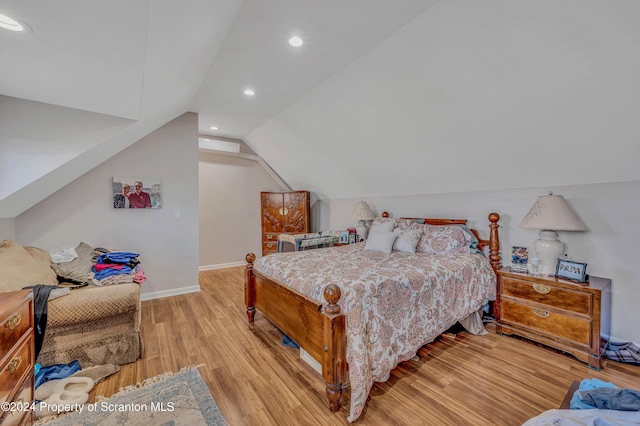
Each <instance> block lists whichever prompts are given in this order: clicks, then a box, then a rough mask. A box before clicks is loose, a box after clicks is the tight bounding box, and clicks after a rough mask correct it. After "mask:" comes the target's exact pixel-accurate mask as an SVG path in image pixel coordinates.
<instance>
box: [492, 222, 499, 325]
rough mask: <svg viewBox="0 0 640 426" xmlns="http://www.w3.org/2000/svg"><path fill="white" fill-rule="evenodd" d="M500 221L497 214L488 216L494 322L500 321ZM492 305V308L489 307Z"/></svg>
mask: <svg viewBox="0 0 640 426" xmlns="http://www.w3.org/2000/svg"><path fill="white" fill-rule="evenodd" d="M499 220H500V215H499V214H498V213H491V214H489V222H491V224H490V225H489V228H491V231H490V233H489V263H491V267H492V268H493V270H494V271H495V272H496V300H495V301H494V302H493V303H491V304H490V307H491V308H492V309H491V313H492V314H493V317H494V318H495V319H496V320H499V319H500V291H499V289H498V282H497V277H498V274H497V272H498V269H500V267H501V265H500V236H499V235H498V227H499V226H500V225H498V221H499ZM491 305H492V306H491Z"/></svg>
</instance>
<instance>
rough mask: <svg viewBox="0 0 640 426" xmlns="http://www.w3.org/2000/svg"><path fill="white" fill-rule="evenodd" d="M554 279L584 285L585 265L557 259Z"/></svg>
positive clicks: (585, 279)
mask: <svg viewBox="0 0 640 426" xmlns="http://www.w3.org/2000/svg"><path fill="white" fill-rule="evenodd" d="M556 277H558V278H566V279H568V280H571V281H576V282H579V283H584V282H586V281H587V264H586V263H580V262H573V261H571V260H564V259H558V264H557V265H556Z"/></svg>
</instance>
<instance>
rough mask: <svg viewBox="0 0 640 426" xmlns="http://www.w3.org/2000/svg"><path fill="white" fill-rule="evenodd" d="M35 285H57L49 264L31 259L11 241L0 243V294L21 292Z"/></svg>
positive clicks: (54, 274)
mask: <svg viewBox="0 0 640 426" xmlns="http://www.w3.org/2000/svg"><path fill="white" fill-rule="evenodd" d="M36 284H48V285H57V284H58V280H56V273H55V272H53V270H52V269H51V264H50V262H49V261H48V260H47V261H45V262H43V261H42V260H38V259H35V258H33V257H32V256H31V255H30V254H29V252H28V251H27V250H26V249H25V248H24V247H22V246H21V245H20V244H18V243H16V242H15V241H13V240H4V241H3V242H1V243H0V292H3V291H14V290H21V289H22V288H24V287H27V286H31V285H36Z"/></svg>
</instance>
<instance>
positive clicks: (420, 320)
mask: <svg viewBox="0 0 640 426" xmlns="http://www.w3.org/2000/svg"><path fill="white" fill-rule="evenodd" d="M254 268H255V269H256V270H258V271H260V272H262V273H263V274H266V275H268V276H270V277H272V278H275V279H276V280H277V281H278V282H280V283H282V284H284V285H287V286H288V287H290V288H292V289H294V290H296V291H297V292H299V293H301V294H303V295H305V296H307V297H309V298H311V299H313V300H315V301H317V302H319V303H326V301H325V300H324V297H323V291H324V288H325V287H326V286H327V285H328V284H331V283H333V284H336V285H338V286H339V287H340V289H341V290H342V297H341V299H340V301H339V305H340V309H341V312H342V313H344V314H345V315H346V324H347V350H346V351H347V353H346V357H347V363H348V366H349V380H350V382H351V408H350V416H349V418H348V420H349V421H350V422H352V421H354V420H356V419H357V418H358V417H359V416H360V414H361V413H362V409H363V408H364V405H365V403H366V401H367V396H368V394H369V391H370V390H371V387H372V386H373V383H374V382H384V381H386V380H388V379H389V374H390V373H391V370H392V369H393V368H394V367H395V366H396V365H397V364H398V363H400V362H402V361H406V360H408V359H411V358H412V357H414V356H415V354H416V352H417V350H418V349H419V348H420V347H422V346H423V345H425V344H427V343H429V342H432V341H433V340H435V338H436V337H437V336H438V335H440V334H441V333H442V332H444V331H446V330H447V329H448V328H449V327H451V326H452V325H453V324H455V323H456V322H457V321H458V320H460V319H462V318H465V317H466V316H468V315H469V314H471V313H473V312H474V311H477V310H478V309H480V308H481V307H482V306H483V305H485V304H486V303H487V302H488V301H489V300H495V297H496V275H495V273H494V271H493V269H492V268H491V265H490V264H489V261H488V260H487V259H486V258H485V257H484V256H483V255H481V254H472V255H433V254H424V253H420V254H407V253H399V252H392V253H391V254H384V253H377V252H371V251H364V243H360V244H350V245H346V246H340V247H331V248H325V249H319V250H308V251H301V252H291V253H278V254H275V255H270V256H266V257H263V258H261V259H259V260H257V261H256V263H255V265H254Z"/></svg>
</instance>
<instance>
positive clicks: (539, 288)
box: [533, 283, 551, 294]
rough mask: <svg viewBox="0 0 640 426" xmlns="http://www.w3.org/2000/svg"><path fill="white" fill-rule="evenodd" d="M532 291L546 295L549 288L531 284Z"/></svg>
mask: <svg viewBox="0 0 640 426" xmlns="http://www.w3.org/2000/svg"><path fill="white" fill-rule="evenodd" d="M533 289H534V290H535V291H537V292H538V293H540V294H547V293H549V292H550V291H551V287H549V286H548V285H544V284H538V283H533Z"/></svg>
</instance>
